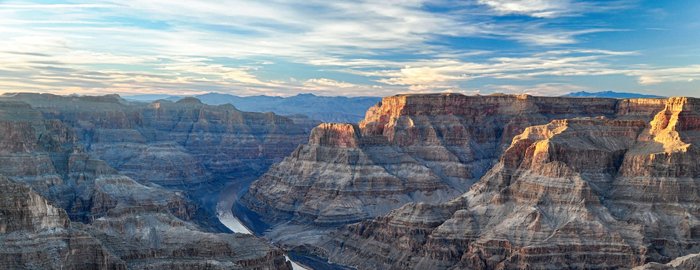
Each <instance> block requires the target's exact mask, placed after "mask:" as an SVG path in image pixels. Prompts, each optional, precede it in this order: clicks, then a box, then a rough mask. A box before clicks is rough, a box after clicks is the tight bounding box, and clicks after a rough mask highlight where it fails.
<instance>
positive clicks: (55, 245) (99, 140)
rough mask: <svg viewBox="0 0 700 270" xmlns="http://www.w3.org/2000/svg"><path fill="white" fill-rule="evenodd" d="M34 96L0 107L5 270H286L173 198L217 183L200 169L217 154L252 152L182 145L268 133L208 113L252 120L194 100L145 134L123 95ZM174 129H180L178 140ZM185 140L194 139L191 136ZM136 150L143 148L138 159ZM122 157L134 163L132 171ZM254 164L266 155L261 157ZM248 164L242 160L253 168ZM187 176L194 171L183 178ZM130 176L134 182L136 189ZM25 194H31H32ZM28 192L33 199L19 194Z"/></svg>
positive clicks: (277, 258) (281, 261)
mask: <svg viewBox="0 0 700 270" xmlns="http://www.w3.org/2000/svg"><path fill="white" fill-rule="evenodd" d="M29 97H31V98H29ZM29 97H27V96H23V95H20V96H19V97H17V96H15V97H11V98H8V99H9V100H0V146H2V147H1V148H0V175H4V176H6V177H8V178H10V179H12V180H8V183H10V184H7V185H8V186H9V188H6V189H5V188H3V190H8V192H10V193H9V195H11V196H9V197H7V196H6V195H3V197H2V199H5V201H3V205H2V206H3V212H2V219H0V222H2V224H0V229H1V230H2V234H0V235H1V236H2V237H3V240H2V241H0V253H3V255H7V256H3V259H2V260H0V263H2V264H3V265H2V266H3V267H0V268H3V269H18V268H26V269H54V268H55V269H125V268H128V269H193V268H195V269H197V268H198V269H205V268H206V269H251V268H255V269H288V268H289V264H288V263H287V262H286V259H285V257H284V254H283V253H282V251H281V250H279V249H277V248H274V247H272V246H270V245H268V244H267V243H266V242H265V241H263V240H261V239H257V238H255V237H253V236H242V235H233V234H222V233H214V232H212V230H214V229H213V228H210V227H202V226H200V225H198V224H200V223H201V221H200V220H195V219H196V218H202V217H201V216H198V215H199V213H200V208H201V206H200V205H198V204H196V203H194V202H193V201H191V200H190V199H188V196H187V194H186V192H180V191H178V190H177V189H174V188H175V187H177V188H182V190H185V191H186V190H188V187H191V186H193V185H197V184H202V183H203V184H207V183H209V182H211V181H215V179H216V178H215V177H216V175H217V174H218V173H220V171H217V169H216V168H215V166H213V165H211V164H210V165H211V166H210V165H203V164H209V163H207V160H216V159H217V158H219V157H220V155H224V157H223V158H224V160H223V162H227V161H228V160H227V159H226V158H232V157H231V156H227V155H232V154H234V153H232V152H235V151H234V150H236V151H239V152H236V153H240V151H243V152H245V151H247V150H246V149H245V147H241V146H240V145H237V146H235V147H233V148H228V149H223V150H220V151H226V152H225V153H223V154H222V153H221V152H218V151H214V150H204V149H200V150H197V149H198V148H197V147H198V146H192V145H193V144H191V143H188V142H187V140H188V139H192V138H197V136H202V137H201V138H208V139H209V140H213V141H215V140H217V139H216V138H222V137H226V136H231V135H230V134H236V133H246V132H247V133H246V134H249V135H250V134H252V133H255V132H262V133H263V135H264V134H265V132H267V131H268V130H272V129H274V128H269V129H268V127H258V128H257V131H250V130H241V131H238V130H237V129H239V128H240V129H243V126H250V125H252V124H250V125H248V124H244V125H243V126H237V125H234V124H231V123H234V122H235V121H238V120H231V121H233V122H226V121H224V120H221V121H220V119H219V120H217V119H218V118H216V117H219V116H216V117H215V116H209V113H208V112H207V110H209V109H211V110H213V111H214V112H213V113H212V114H217V113H223V115H224V116H221V117H224V118H226V119H228V118H229V117H233V118H235V115H238V116H239V120H241V121H244V122H245V121H247V120H245V119H246V118H248V119H251V117H244V116H242V114H245V113H242V112H238V111H236V110H235V109H232V108H229V107H230V106H220V107H215V108H203V105H201V104H200V103H197V102H192V104H188V103H185V104H180V105H173V104H169V105H166V107H167V106H174V107H175V108H174V109H173V110H174V111H175V112H170V111H168V112H166V113H163V114H164V115H165V116H163V118H164V119H165V120H163V122H162V125H163V126H168V128H167V129H165V128H162V129H159V128H158V127H157V126H158V125H156V124H144V123H145V120H144V117H143V116H144V115H147V116H148V115H149V111H148V109H147V108H142V107H139V106H141V105H138V104H137V105H133V104H124V103H123V102H122V101H121V100H120V99H119V98H118V97H110V96H105V97H81V98H74V97H58V96H34V95H29ZM22 98H27V99H31V101H32V102H33V103H34V105H35V106H37V107H39V108H38V109H37V108H33V107H32V106H30V105H29V104H27V103H24V102H22V101H18V100H20V99H22ZM188 108H189V109H188ZM197 108H199V109H197ZM153 114H157V110H156V111H154V113H153ZM178 114H184V115H195V116H197V115H200V114H201V115H204V116H206V117H203V118H195V119H196V120H192V119H191V118H187V117H186V116H178V117H175V118H176V120H177V121H176V120H173V119H172V118H173V117H174V116H173V115H178ZM153 119H155V120H148V121H150V122H151V123H155V122H158V121H157V119H162V118H159V117H158V116H155V117H153ZM180 119H183V120H182V121H180ZM252 119H254V120H252V122H253V123H259V124H260V125H262V124H263V123H267V121H268V120H269V121H272V122H274V121H280V124H279V125H282V126H283V125H285V124H289V123H291V122H290V120H287V119H284V118H280V119H277V116H274V115H264V114H253V117H252ZM275 119H277V120H275ZM200 122H211V123H210V124H207V123H200ZM196 123H199V124H196ZM171 124H172V125H175V126H178V125H181V126H182V127H172V126H170V125H171ZM188 125H189V126H188ZM195 125H203V126H207V127H193V126H195ZM226 127H228V128H226ZM178 128H181V129H182V130H186V131H181V132H179V131H177V130H178ZM209 129H212V130H213V131H208V130H209ZM251 129H254V128H251ZM260 130H262V131H260ZM188 132H190V133H193V134H192V135H186V134H189V133H188ZM280 132H282V131H280ZM300 132H303V130H301V131H300ZM250 136H252V135H250ZM261 136H262V135H261ZM265 136H266V135H265ZM184 137H187V138H186V139H182V140H179V138H184ZM234 137H235V136H234ZM263 137H264V136H263ZM256 138H257V137H256ZM280 140H281V139H279V138H278V139H272V140H270V141H271V142H273V141H275V142H273V143H271V145H275V144H276V143H280V144H281V145H280V146H274V147H276V149H275V150H274V151H281V150H280V149H279V148H283V146H285V145H286V143H287V142H288V141H284V140H286V139H283V140H282V141H283V142H279V141H280ZM256 143H257V144H256ZM259 143H260V141H259V140H258V141H255V142H253V143H251V144H253V145H255V147H256V148H257V149H258V150H259V151H260V149H261V146H260V145H259ZM212 144H214V143H212ZM214 145H216V144H214ZM133 146H136V147H133ZM200 146H202V147H204V146H205V145H204V144H203V143H201V144H200ZM139 147H141V148H146V150H144V151H143V152H136V151H133V149H134V148H139ZM187 147H192V148H190V149H188V148H187ZM251 147H252V146H251ZM222 148H224V147H222ZM99 149H106V152H101V150H99ZM172 149H175V150H172ZM231 149H233V150H231ZM171 150H172V151H171ZM110 151H111V152H110ZM197 151H201V152H197ZM205 151H208V153H205ZM229 151H230V152H229ZM107 152H109V153H107ZM135 152H136V153H135ZM112 154H113V155H112ZM271 155H272V156H274V155H281V153H279V154H271ZM124 156H127V157H133V156H138V157H140V159H139V158H137V160H138V163H135V162H134V161H132V160H131V159H132V158H123V157H124ZM143 156H147V157H148V158H143ZM102 158H105V159H106V160H108V161H109V162H106V161H105V160H103V159H102ZM255 158H257V159H262V160H266V159H268V158H270V157H269V156H265V155H264V154H263V155H258V156H255ZM243 160H245V159H243V158H241V159H239V161H238V162H243V163H246V162H253V161H251V160H248V161H243ZM268 162H271V161H268ZM110 163H112V164H115V166H116V167H118V168H120V169H122V170H124V171H125V172H126V173H122V171H121V170H119V169H116V168H115V167H112V166H111V164H110ZM191 166H194V167H195V168H200V170H199V171H197V170H195V171H194V173H192V174H185V173H184V172H186V171H187V168H192V167H191ZM252 166H253V167H256V168H257V167H260V166H264V164H254V165H252ZM172 168H177V169H172ZM238 169H240V168H236V169H234V170H238ZM240 170H241V171H244V170H246V169H240ZM221 173H224V172H221ZM241 173H250V171H245V172H241ZM129 175H134V176H136V177H137V180H138V181H137V180H134V179H132V178H131V177H130V176H129ZM3 179H4V178H3ZM13 181H14V182H13ZM3 183H4V182H3ZM159 184H163V185H167V186H169V187H170V188H169V189H166V188H163V187H162V186H161V185H159ZM3 185H5V184H3ZM24 185H26V187H25V186H24ZM30 188H31V190H34V191H35V192H36V193H34V191H28V190H30ZM25 191H27V192H29V193H31V194H30V195H29V196H28V197H27V196H24V197H17V196H19V195H17V196H14V194H24V193H26V192H25ZM44 198H45V199H44ZM35 204H36V205H37V206H34V205H35ZM49 204H51V205H50V206H49ZM25 208H26V209H25ZM69 218H70V219H69ZM70 220H72V222H71V221H70ZM34 227H37V228H34ZM76 260H77V261H76Z"/></svg>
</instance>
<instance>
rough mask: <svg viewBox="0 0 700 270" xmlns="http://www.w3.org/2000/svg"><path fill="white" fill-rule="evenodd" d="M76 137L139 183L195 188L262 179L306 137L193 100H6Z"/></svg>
mask: <svg viewBox="0 0 700 270" xmlns="http://www.w3.org/2000/svg"><path fill="white" fill-rule="evenodd" d="M3 99H5V100H10V101H13V102H14V101H21V102H25V103H27V104H29V105H31V106H32V107H33V108H34V109H35V110H37V111H38V112H40V114H41V115H43V117H44V118H45V119H50V120H59V121H61V122H62V123H63V124H65V125H66V126H68V127H70V128H71V129H73V130H74V132H75V134H76V138H77V140H78V141H79V142H80V143H82V144H83V145H84V146H85V151H86V152H88V153H89V154H90V155H91V156H93V157H95V158H98V159H101V160H104V161H105V162H107V164H108V165H110V166H111V167H113V168H115V169H117V170H118V171H119V172H121V173H123V174H125V175H127V176H129V177H131V178H133V179H135V180H137V181H139V182H141V183H156V184H159V185H164V186H180V187H182V186H193V185H196V184H207V183H208V182H212V181H217V179H238V178H246V177H247V178H250V177H255V176H258V175H260V174H262V173H263V172H264V171H265V170H266V169H267V168H268V167H269V166H270V165H271V164H272V163H274V162H277V161H279V160H281V159H282V158H283V157H284V156H286V155H288V154H289V153H291V152H292V151H293V150H294V148H296V147H297V145H298V144H299V143H301V142H303V141H304V140H305V139H306V137H307V136H308V135H307V134H308V130H310V127H307V126H306V125H307V124H308V123H301V124H296V123H295V122H294V121H293V120H291V119H289V118H285V117H281V116H278V115H275V114H272V113H248V112H241V111H239V110H237V109H236V108H235V107H233V106H232V105H230V104H227V105H220V106H210V105H205V104H202V103H201V102H200V101H199V100H197V99H194V98H186V99H182V100H180V101H178V102H170V101H164V100H161V101H155V102H152V103H150V104H145V103H134V102H127V101H125V100H123V99H121V98H120V97H119V96H116V95H112V96H99V97H90V96H84V97H65V96H56V95H48V94H42V95H37V94H14V95H5V96H3Z"/></svg>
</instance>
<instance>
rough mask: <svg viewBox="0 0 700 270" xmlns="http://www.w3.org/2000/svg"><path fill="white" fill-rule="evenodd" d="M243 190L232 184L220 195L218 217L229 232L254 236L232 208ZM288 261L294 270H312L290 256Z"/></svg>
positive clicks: (217, 206)
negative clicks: (234, 213)
mask: <svg viewBox="0 0 700 270" xmlns="http://www.w3.org/2000/svg"><path fill="white" fill-rule="evenodd" d="M240 190H241V186H240V184H230V185H228V186H227V187H226V188H224V189H223V191H222V192H221V193H220V194H219V202H218V203H217V204H216V216H217V217H218V218H219V221H220V222H221V224H224V226H226V227H227V228H229V230H231V231H233V232H235V233H243V234H253V232H252V231H251V230H250V229H248V228H247V227H246V226H245V225H243V223H242V222H241V221H240V220H239V219H238V218H237V217H236V216H234V215H233V212H232V211H231V208H232V207H233V203H234V202H236V201H237V200H238V197H239V196H240V194H239V191H240ZM284 257H285V258H287V261H288V262H290V263H291V264H292V269H293V270H310V269H309V268H307V267H304V266H302V265H300V264H298V263H296V262H294V261H292V260H290V259H289V256H287V255H285V256H284Z"/></svg>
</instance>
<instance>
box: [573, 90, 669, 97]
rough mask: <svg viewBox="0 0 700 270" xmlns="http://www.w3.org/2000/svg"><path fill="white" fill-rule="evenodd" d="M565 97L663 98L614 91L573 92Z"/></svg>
mask: <svg viewBox="0 0 700 270" xmlns="http://www.w3.org/2000/svg"><path fill="white" fill-rule="evenodd" d="M564 97H597V98H661V97H663V96H656V95H647V94H638V93H624V92H614V91H602V92H586V91H581V92H572V93H568V94H566V95H564Z"/></svg>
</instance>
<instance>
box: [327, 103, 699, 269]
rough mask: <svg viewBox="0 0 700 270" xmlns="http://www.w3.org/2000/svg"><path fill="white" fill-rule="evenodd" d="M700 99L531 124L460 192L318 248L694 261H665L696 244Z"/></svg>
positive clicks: (492, 257) (507, 265)
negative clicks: (482, 174)
mask: <svg viewBox="0 0 700 270" xmlns="http://www.w3.org/2000/svg"><path fill="white" fill-rule="evenodd" d="M698 105H700V100H697V99H691V98H670V99H662V100H657V99H651V100H646V99H639V100H621V101H618V102H617V104H616V105H615V106H614V107H613V108H614V112H615V113H614V114H613V115H611V116H609V117H596V118H571V119H563V120H554V121H551V122H549V123H548V124H546V125H536V126H532V127H528V128H526V129H524V130H523V131H522V132H521V133H520V134H519V135H517V136H515V137H514V138H513V140H512V142H511V143H510V146H509V147H508V148H507V149H506V150H505V151H504V152H503V154H502V155H501V157H500V158H499V162H498V163H497V164H495V165H494V166H493V167H492V168H491V169H490V170H489V171H488V172H487V173H486V174H485V175H484V176H483V177H482V178H481V180H480V181H479V182H478V183H476V184H474V185H473V186H471V188H470V189H469V191H468V192H466V193H465V194H463V195H461V196H460V197H458V198H455V199H453V200H451V201H449V202H447V203H442V204H425V203H413V204H407V205H405V206H403V207H401V208H399V209H397V210H394V211H392V212H391V213H389V214H388V215H386V216H382V217H379V218H376V219H372V220H366V221H363V222H360V223H356V224H352V225H348V226H346V227H345V228H343V229H342V230H340V231H339V232H337V233H335V234H334V235H333V236H332V237H330V238H329V239H330V240H329V241H328V242H326V243H325V244H322V246H323V249H322V250H323V251H322V252H324V253H326V254H327V255H328V256H329V257H330V258H331V259H332V260H335V261H338V262H341V263H345V264H347V265H352V266H356V267H358V268H360V269H373V268H401V269H449V268H453V269H529V268H535V269H582V268H585V269H617V268H630V267H635V266H641V267H662V266H663V267H677V265H681V264H687V265H688V266H690V265H693V263H694V261H693V259H692V258H694V257H693V256H692V255H690V256H689V257H688V258H682V259H679V260H678V261H673V262H669V261H671V260H673V259H675V258H679V257H682V256H685V255H688V254H694V253H697V252H698V251H699V250H700V234H698V230H699V229H700V197H699V195H698V194H700V190H699V189H698V187H699V186H700V185H698V183H699V182H698V181H700V180H699V179H700V174H699V173H700V169H699V167H698V163H697V159H698V157H700V151H698V148H697V145H698V144H699V143H700V136H699V134H700V121H699V120H700V107H698ZM651 262H655V263H651ZM665 263H668V264H667V265H664V264H665ZM645 264H646V266H643V265H645ZM645 269H656V268H645Z"/></svg>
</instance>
